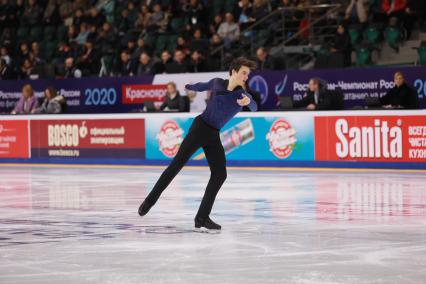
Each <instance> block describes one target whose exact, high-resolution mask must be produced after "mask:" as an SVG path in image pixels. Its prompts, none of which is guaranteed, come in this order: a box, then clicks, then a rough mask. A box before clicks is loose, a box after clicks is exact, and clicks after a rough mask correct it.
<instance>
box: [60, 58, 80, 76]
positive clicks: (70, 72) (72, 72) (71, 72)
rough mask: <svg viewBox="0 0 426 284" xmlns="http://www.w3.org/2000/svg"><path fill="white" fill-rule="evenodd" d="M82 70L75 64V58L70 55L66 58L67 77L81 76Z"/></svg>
mask: <svg viewBox="0 0 426 284" xmlns="http://www.w3.org/2000/svg"><path fill="white" fill-rule="evenodd" d="M81 75H82V73H81V70H80V69H78V68H77V67H76V66H75V64H74V58H72V57H68V58H67V59H65V75H64V77H65V78H81Z"/></svg>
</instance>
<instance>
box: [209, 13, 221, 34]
mask: <svg viewBox="0 0 426 284" xmlns="http://www.w3.org/2000/svg"><path fill="white" fill-rule="evenodd" d="M222 22H223V19H222V15H220V14H218V15H216V16H214V19H213V23H211V24H210V28H209V29H210V34H211V35H213V34H215V33H217V31H218V29H219V27H220V25H221V24H222Z"/></svg>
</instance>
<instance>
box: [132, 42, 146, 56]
mask: <svg viewBox="0 0 426 284" xmlns="http://www.w3.org/2000/svg"><path fill="white" fill-rule="evenodd" d="M142 52H146V53H147V54H149V49H148V47H147V46H146V45H145V40H144V39H143V38H138V40H137V42H136V49H135V51H134V52H133V54H132V58H134V59H136V60H138V59H139V58H140V56H141V54H142Z"/></svg>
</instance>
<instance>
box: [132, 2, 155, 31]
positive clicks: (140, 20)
mask: <svg viewBox="0 0 426 284" xmlns="http://www.w3.org/2000/svg"><path fill="white" fill-rule="evenodd" d="M150 16H151V13H150V12H149V8H148V6H147V5H141V8H140V12H139V14H138V17H137V19H136V22H135V28H136V29H140V30H142V31H145V30H146V28H147V27H148V20H149V18H150Z"/></svg>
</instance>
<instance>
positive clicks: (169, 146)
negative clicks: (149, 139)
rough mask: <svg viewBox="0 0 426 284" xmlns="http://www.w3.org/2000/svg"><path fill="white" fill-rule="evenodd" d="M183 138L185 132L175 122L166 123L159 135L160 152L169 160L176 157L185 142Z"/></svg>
mask: <svg viewBox="0 0 426 284" xmlns="http://www.w3.org/2000/svg"><path fill="white" fill-rule="evenodd" d="M182 136H183V130H182V128H180V127H179V125H178V124H177V123H176V122H175V121H173V120H168V121H166V122H164V124H163V125H162V126H161V128H160V132H159V133H158V134H157V140H158V143H159V146H160V151H161V152H162V153H163V154H164V155H165V156H166V157H168V158H173V157H174V156H176V154H177V152H178V150H179V147H180V144H181V143H182V141H183V138H182Z"/></svg>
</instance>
